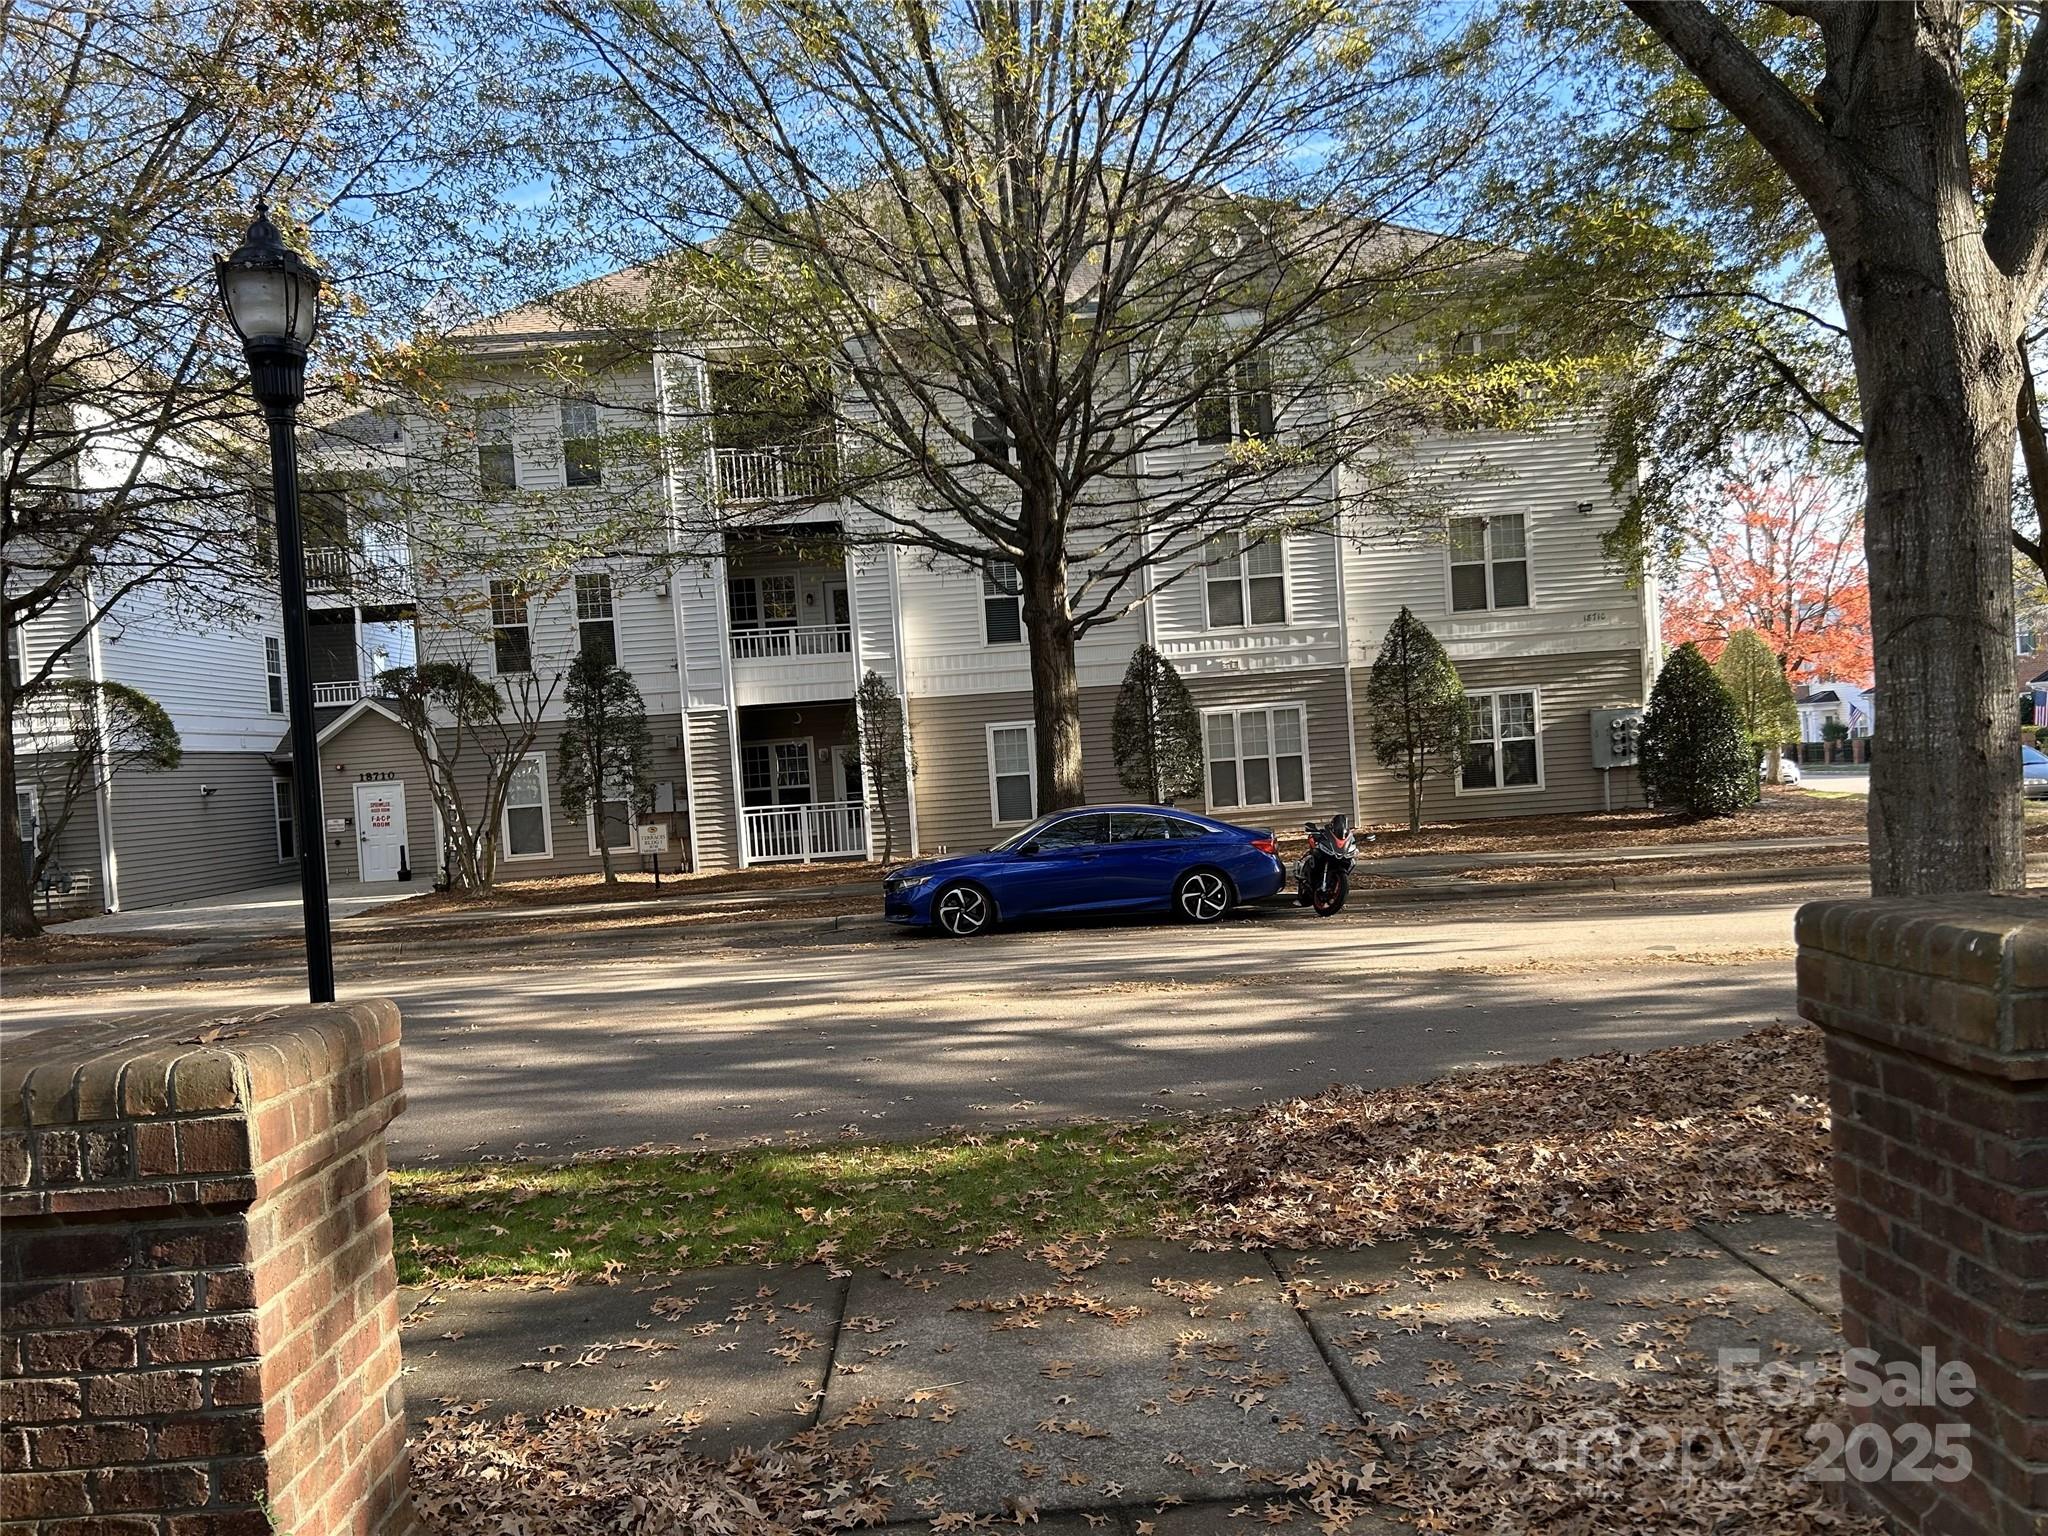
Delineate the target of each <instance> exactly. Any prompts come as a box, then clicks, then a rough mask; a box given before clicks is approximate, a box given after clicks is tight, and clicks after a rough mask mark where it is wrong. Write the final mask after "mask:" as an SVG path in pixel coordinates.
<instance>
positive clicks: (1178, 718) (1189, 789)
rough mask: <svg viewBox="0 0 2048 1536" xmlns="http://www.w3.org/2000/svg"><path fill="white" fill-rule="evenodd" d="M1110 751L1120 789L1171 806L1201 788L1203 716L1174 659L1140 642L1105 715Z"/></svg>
mask: <svg viewBox="0 0 2048 1536" xmlns="http://www.w3.org/2000/svg"><path fill="white" fill-rule="evenodd" d="M1109 750H1110V754H1111V756H1113V757H1114V758H1115V759H1116V776H1117V780H1118V782H1119V783H1121V784H1122V785H1123V787H1124V793H1126V794H1128V795H1130V796H1132V797H1134V798H1135V799H1139V800H1143V801H1145V802H1147V803H1148V804H1151V805H1171V804H1173V802H1174V801H1175V799H1177V798H1178V797H1180V796H1181V795H1192V794H1194V793H1195V792H1196V791H1197V790H1199V789H1200V788H1201V787H1202V719H1201V716H1200V715H1198V714H1197V713H1196V712H1195V701H1194V699H1193V698H1192V697H1191V696H1190V695H1189V693H1188V685H1187V684H1186V683H1184V682H1182V681H1181V677H1180V673H1179V672H1177V671H1175V670H1174V666H1173V663H1172V662H1170V661H1168V660H1167V659H1166V658H1165V657H1164V656H1162V655H1160V654H1159V653H1158V652H1157V651H1155V650H1153V649H1152V647H1151V646H1149V645H1141V646H1139V647H1138V648H1137V649H1136V650H1135V651H1133V652H1131V664H1130V666H1129V667H1127V668H1125V669H1124V681H1123V686H1122V687H1121V688H1119V689H1118V690H1117V694H1116V713H1115V714H1114V715H1113V716H1112V717H1111V719H1110V725H1109Z"/></svg>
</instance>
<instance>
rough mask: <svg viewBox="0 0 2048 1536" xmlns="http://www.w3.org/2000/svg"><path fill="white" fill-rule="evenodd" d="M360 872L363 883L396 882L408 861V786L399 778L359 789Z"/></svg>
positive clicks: (357, 824) (358, 854)
mask: <svg viewBox="0 0 2048 1536" xmlns="http://www.w3.org/2000/svg"><path fill="white" fill-rule="evenodd" d="M356 849H357V857H358V860H359V863H358V866H357V871H358V876H359V878H361V879H363V880H396V879H397V878H398V871H399V870H400V869H401V868H402V867H403V866H404V864H405V862H406V860H405V852H406V849H405V786H404V785H403V784H401V783H399V782H398V781H397V780H396V779H389V780H385V781H384V782H382V783H377V784H358V785H357V786H356Z"/></svg>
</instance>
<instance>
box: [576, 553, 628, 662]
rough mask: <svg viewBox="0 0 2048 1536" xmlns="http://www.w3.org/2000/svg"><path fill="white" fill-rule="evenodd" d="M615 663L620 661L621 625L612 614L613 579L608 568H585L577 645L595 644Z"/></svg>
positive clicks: (580, 585) (578, 600)
mask: <svg viewBox="0 0 2048 1536" xmlns="http://www.w3.org/2000/svg"><path fill="white" fill-rule="evenodd" d="M593 646H594V647H596V649H597V653H598V654H599V655H600V656H602V657H603V658H604V659H605V660H606V661H608V662H610V663H611V664H612V665H613V666H617V665H618V662H619V626H618V620H617V619H616V618H615V617H614V616H613V613H612V579H611V576H610V575H609V574H608V573H606V572H604V571H585V572H584V573H583V574H581V575H580V576H578V577H577V578H576V648H577V649H578V650H580V651H582V652H584V653H585V654H588V653H589V652H590V650H591V648H592V647H593Z"/></svg>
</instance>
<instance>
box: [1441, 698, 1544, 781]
mask: <svg viewBox="0 0 2048 1536" xmlns="http://www.w3.org/2000/svg"><path fill="white" fill-rule="evenodd" d="M1465 709H1466V712H1467V713H1468V715H1469V716H1470V718H1471V730H1472V734H1471V739H1470V744H1469V745H1468V746H1467V747H1466V748H1465V768H1464V771H1463V772H1462V773H1460V774H1459V775H1458V793H1459V794H1461V795H1466V794H1480V793H1484V792H1486V791H1488V790H1532V789H1541V788H1542V787H1543V743H1542V738H1541V737H1540V735H1539V734H1538V724H1539V720H1540V716H1539V714H1538V707H1537V698H1536V690H1535V689H1533V688H1501V689H1496V690H1494V691H1493V692H1490V693H1473V692H1470V691H1467V693H1466V694H1465Z"/></svg>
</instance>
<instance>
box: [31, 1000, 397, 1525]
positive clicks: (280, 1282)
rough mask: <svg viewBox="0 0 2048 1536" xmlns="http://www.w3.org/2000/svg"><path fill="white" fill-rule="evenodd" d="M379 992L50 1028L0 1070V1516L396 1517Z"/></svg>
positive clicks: (386, 1100) (105, 1519) (154, 1521)
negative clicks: (0, 1303) (306, 1003)
mask: <svg viewBox="0 0 2048 1536" xmlns="http://www.w3.org/2000/svg"><path fill="white" fill-rule="evenodd" d="M403 1099H404V1096H403V1093H402V1091H401V1089H400V1085H399V1061H398V1010H397V1008H395V1007H394V1006H393V1005H392V1004H390V1003H388V1002H374V1003H356V1004H346V1005H340V1004H330V1005H326V1006H320V1007H299V1008H286V1009H276V1010H268V1011H263V1012H248V1013H243V1014H239V1015H225V1016H224V1015H220V1014H194V1013H177V1014H156V1015H152V1016H150V1017H147V1018H144V1019H141V1020H139V1021H127V1022H121V1023H92V1024H79V1025H74V1026H68V1027H61V1028H56V1029H49V1030H44V1031H42V1032H40V1033H37V1034H34V1035H30V1036H28V1037H27V1038H26V1039H23V1040H20V1041H18V1042H10V1044H9V1047H8V1050H7V1053H6V1061H5V1064H4V1066H0V1218H4V1225H0V1287H4V1290H5V1298H4V1300H5V1311H4V1319H0V1378H4V1380H0V1426H4V1428H0V1519H4V1520H5V1521H6V1522H7V1524H6V1526H5V1530H6V1533H7V1536H131V1533H132V1536H146V1533H156V1536H201V1533H206V1536H212V1533H216V1532H218V1533H224V1536H241V1533H244V1532H246V1533H248V1536H260V1533H268V1532H269V1531H271V1530H272V1529H273V1522H274V1527H275V1529H276V1530H278V1531H280V1532H290V1533H291V1536H330V1533H337V1532H349V1533H357V1536H398V1533H401V1532H404V1531H406V1530H408V1529H409V1527H410V1523H411V1519H412V1516H411V1509H410V1504H409V1501H408V1500H407V1497H406V1472H405V1467H406V1463H405V1421H404V1414H403V1400H402V1398H401V1395H400V1388H399V1381H398V1370H399V1359H398V1302H397V1293H396V1278H395V1275H394V1272H393V1268H392V1260H391V1218H390V1214H389V1191H388V1186H387V1181H386V1178H385V1165H384V1136H383V1132H384V1128H385V1127H386V1126H387V1125H389V1124H390V1123H391V1118H392V1116H393V1115H395V1114H397V1113H398V1111H399V1108H400V1106H401V1104H402V1103H403Z"/></svg>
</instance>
